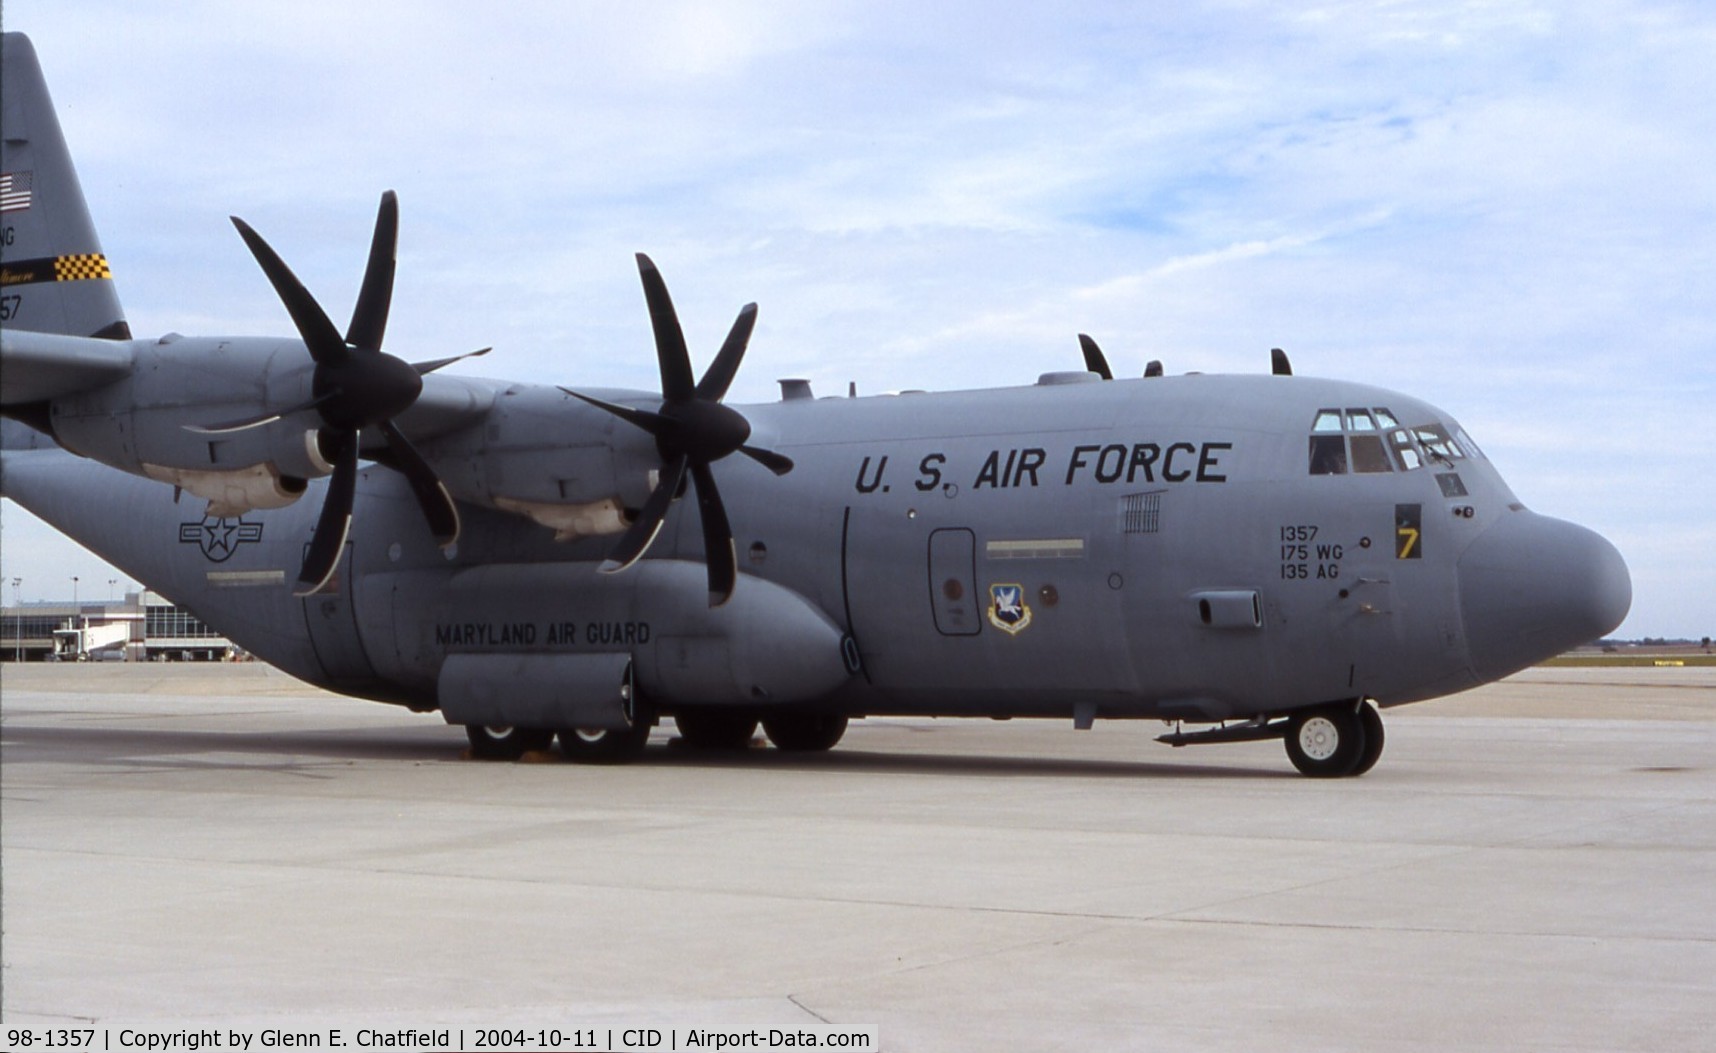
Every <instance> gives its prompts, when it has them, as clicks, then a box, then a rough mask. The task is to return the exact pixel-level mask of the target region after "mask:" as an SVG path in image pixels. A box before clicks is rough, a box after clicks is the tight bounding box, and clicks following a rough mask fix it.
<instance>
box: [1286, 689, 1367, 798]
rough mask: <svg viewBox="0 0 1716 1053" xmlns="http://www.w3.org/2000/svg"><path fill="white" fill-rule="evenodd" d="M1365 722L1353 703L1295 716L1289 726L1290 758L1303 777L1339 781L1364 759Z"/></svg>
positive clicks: (1288, 743) (1320, 708)
mask: <svg viewBox="0 0 1716 1053" xmlns="http://www.w3.org/2000/svg"><path fill="white" fill-rule="evenodd" d="M1364 730H1365V729H1364V721H1363V720H1362V719H1361V718H1360V717H1359V714H1358V712H1357V710H1356V709H1355V708H1354V706H1353V704H1352V703H1351V702H1338V703H1336V704H1334V705H1331V706H1318V707H1316V708H1315V709H1304V710H1300V711H1299V712H1297V713H1294V714H1293V715H1292V716H1291V717H1290V718H1288V722H1287V757H1288V759H1289V760H1291V761H1292V762H1293V767H1295V768H1298V769H1299V772H1300V774H1302V775H1309V776H1310V777H1311V778H1313V779H1338V778H1340V777H1341V776H1343V775H1351V774H1353V771H1354V769H1356V768H1357V767H1358V763H1359V761H1360V760H1361V759H1362V757H1363V755H1364V748H1365V734H1364Z"/></svg>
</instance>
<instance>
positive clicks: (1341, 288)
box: [0, 0, 1716, 636]
mask: <svg viewBox="0 0 1716 1053" xmlns="http://www.w3.org/2000/svg"><path fill="white" fill-rule="evenodd" d="M495 6H496V7H497V8H501V9H502V10H500V11H499V12H494V11H481V13H475V12H476V11H477V10H478V9H473V8H472V7H471V5H469V4H450V3H449V4H435V3H410V4H403V3H402V4H389V3H380V2H377V3H366V4H362V5H352V4H347V3H328V4H324V3H317V2H309V3H306V2H303V0H294V2H292V3H278V4H276V3H247V4H231V3H180V4H149V5H140V4H132V3H103V2H100V0H94V2H91V0H85V2H81V3H78V4H67V3H64V2H63V0H6V2H5V6H4V9H3V16H4V20H5V28H6V29H8V30H21V31H24V32H27V33H29V34H30V35H31V36H32V38H33V39H34V40H35V43H36V47H37V50H38V53H39V54H40V56H41V59H42V63H43V65H44V67H45V69H46V71H47V75H48V78H49V85H50V88H51V90H52V91H53V92H54V95H55V100H56V102H57V104H58V106H59V109H60V116H61V121H62V123H63V124H64V126H65V129H66V133H67V136H68V138H69V140H70V142H71V146H72V150H73V154H74V156H75V157H76V158H77V160H78V164H79V168H80V173H81V175H82V178H83V183H84V189H85V192H86V194H87V196H88V198H89V201H90V208H91V211H92V212H93V213H94V215H95V219H96V222H97V225H98V227H99V229H100V230H101V233H102V239H103V242H104V247H105V249H106V251H107V255H108V256H109V258H110V259H111V260H112V261H113V265H114V270H115V274H116V278H117V281H118V283H119V292H120V296H121V299H122V300H123V302H124V304H125V307H126V310H127V313H128V315H129V317H130V320H131V324H132V327H133V329H134V330H135V331H136V332H137V333H138V334H139V335H145V334H147V335H154V334H158V333H162V332H166V331H170V330H176V331H180V332H185V333H190V334H216V333H286V332H288V331H289V329H290V325H289V323H288V322H287V320H286V318H285V317H284V313H283V312H282V310H281V309H280V306H279V304H278V301H277V300H275V298H274V296H273V293H272V292H271V290H270V289H269V288H268V286H267V283H266V281H265V280H263V279H262V277H261V275H260V273H259V272H258V271H257V269H256V268H255V266H254V264H253V263H252V261H251V260H250V258H249V256H248V254H247V253H246V252H245V249H244V246H243V244H242V243H241V242H240V241H239V239H238V238H237V236H236V235H235V234H234V232H233V230H232V228H231V225H230V224H229V223H228V221H227V219H226V217H227V215H228V214H229V213H237V214H240V215H243V216H244V217H245V218H246V219H248V220H249V221H250V222H251V223H252V224H254V225H255V226H256V227H257V228H258V229H259V230H261V231H262V232H263V233H264V234H265V235H266V236H267V237H268V238H269V240H270V241H271V242H273V243H274V245H275V246H276V247H277V248H279V249H280V250H281V252H282V253H283V255H285V257H286V258H287V259H288V260H289V261H290V262H291V264H292V266H293V267H294V269H295V270H297V272H298V273H299V274H300V276H302V277H303V278H304V280H305V281H306V283H307V284H308V285H309V286H310V287H311V288H312V289H313V290H315V291H316V292H317V294H318V295H319V296H320V297H321V298H322V299H323V300H324V302H326V303H327V304H328V305H329V310H330V313H331V314H333V315H335V316H336V317H343V316H344V312H345V311H346V310H347V309H348V307H347V305H349V304H350V302H351V300H352V299H353V298H354V297H355V295H356V286H357V282H358V278H359V276H360V274H361V271H362V267H363V258H364V253H365V250H366V248H367V244H368V235H369V230H370V226H371V224H372V222H373V218H374V210H375V204H376V199H377V197H378V196H379V194H380V192H381V190H383V189H385V188H388V187H393V188H396V189H397V190H398V191H399V194H400V199H401V205H402V213H403V228H402V233H401V245H400V272H399V284H398V288H397V290H396V295H395V301H394V311H393V317H392V324H391V327H390V330H389V343H390V345H391V349H392V350H393V351H394V352H395V353H397V354H401V355H404V356H405V357H408V358H413V357H415V358H426V357H435V356H438V355H444V354H452V353H456V352H458V351H461V350H468V349H472V348H477V347H483V346H488V345H493V346H494V347H495V349H496V350H495V353H494V354H493V355H491V356H489V357H488V358H487V359H484V360H482V361H481V362H480V363H472V364H467V365H465V366H461V367H456V368H460V369H465V370H468V371H471V372H479V371H480V372H483V373H486V374H492V375H504V376H513V377H520V378H530V379H540V380H546V381H554V382H562V383H574V382H576V383H579V384H583V385H586V386H593V385H614V386H630V387H639V388H653V387H654V386H655V384H656V378H655V365H654V358H653V353H652V351H651V345H650V336H649V330H648V325H647V320H646V318H645V316H644V314H643V308H642V304H641V299H642V298H641V295H640V294H639V292H638V288H637V277H636V271H635V269H634V268H633V265H632V262H631V254H632V253H633V252H634V251H639V250H642V251H647V252H649V253H650V254H651V255H652V256H653V257H654V258H655V260H656V261H657V262H658V263H659V264H660V265H661V267H662V269H663V272H664V273H665V274H666V276H667V279H668V282H669V284H670V286H671V288H672V289H673V293H674V297H675V299H676V301H677V302H678V304H679V308H680V314H681V317H682V318H683V319H684V320H685V323H686V327H687V333H688V336H689V337H690V339H691V342H692V345H693V355H694V357H698V358H700V359H701V358H706V357H707V356H708V355H710V354H712V353H713V349H714V348H715V347H716V346H717V345H718V344H719V342H720V339H721V337H722V336H723V335H724V334H725V331H726V327H727V326H728V324H730V322H731V320H732V317H733V314H734V312H735V311H736V310H737V308H738V307H739V305H740V304H743V303H745V302H747V301H750V300H756V301H758V302H759V303H760V304H761V315H760V322H759V326H758V330H757V334H756V337H755V339H754V340H753V342H752V348H751V353H750V355H749V357H748V358H747V361H746V368H745V370H744V372H743V373H742V374H741V376H740V377H739V379H738V382H737V384H736V385H735V388H734V391H733V395H732V397H733V398H734V399H736V400H739V401H745V400H764V399H771V398H773V397H775V388H774V384H773V381H774V379H775V378H776V377H782V376H807V377H810V378H811V379H812V380H813V382H814V383H815V385H816V387H817V389H818V390H819V391H820V392H822V393H832V392H836V391H842V390H844V389H845V386H846V384H847V382H848V381H856V382H857V383H858V385H859V388H860V390H861V391H865V392H876V391H885V390H894V389H900V388H931V389H947V388H964V387H979V386H987V385H993V384H1002V383H1028V382H1030V381H1031V380H1033V379H1034V378H1035V377H1036V375H1037V374H1038V373H1040V372H1042V371H1044V370H1048V369H1055V368H1073V367H1075V366H1076V363H1077V362H1078V361H1079V359H1078V348H1077V344H1076V342H1075V339H1074V334H1076V333H1077V332H1079V331H1081V330H1082V331H1087V332H1090V333H1092V334H1094V335H1096V336H1097V338H1098V340H1099V341H1101V342H1102V344H1103V346H1104V347H1105V349H1106V350H1107V351H1108V353H1109V356H1110V358H1111V359H1112V360H1114V362H1115V364H1116V367H1117V369H1121V370H1123V371H1128V372H1130V371H1133V370H1138V369H1141V368H1142V365H1143V362H1144V361H1145V360H1146V359H1149V358H1160V359H1163V360H1165V361H1166V363H1167V365H1168V369H1169V370H1170V371H1171V372H1172V371H1185V370H1202V371H1205V372H1223V371H1228V372H1232V371H1253V372H1255V371H1263V370H1266V369H1267V368H1268V349H1269V348H1270V347H1272V346H1280V347H1285V348H1287V349H1288V351H1289V352H1290V354H1291V355H1292V356H1293V361H1294V364H1295V366H1296V368H1297V369H1298V371H1299V372H1301V373H1305V374H1314V375H1320V376H1338V377H1345V378H1350V379H1354V380H1359V381H1363V382H1366V383H1372V384H1377V385H1381V386H1384V387H1389V388H1394V389H1398V390H1402V391H1406V392H1410V393H1412V394H1415V395H1418V396H1421V397H1423V398H1426V399H1428V400H1429V401H1431V402H1433V403H1436V404H1437V405H1440V406H1442V407H1443V408H1444V409H1446V410H1448V411H1449V412H1451V413H1452V414H1453V415H1454V416H1455V417H1457V418H1458V419H1459V420H1461V422H1462V423H1464V424H1465V426H1466V427H1467V429H1468V430H1469V431H1470V432H1471V433H1472V435H1473V436H1474V437H1475V438H1476V439H1477V440H1478V442H1479V443H1480V444H1481V445H1483V447H1484V448H1485V451H1486V452H1487V453H1488V454H1489V455H1490V456H1491V458H1492V459H1493V460H1494V461H1495V462H1496V463H1497V464H1498V466H1499V467H1500V468H1501V470H1502V472H1503V473H1504V475H1506V476H1507V478H1508V480H1509V482H1510V483H1511V484H1512V486H1513V488H1514V490H1515V491H1516V492H1517V493H1518V494H1519V495H1520V497H1521V498H1522V499H1523V500H1524V501H1525V502H1526V503H1527V504H1529V505H1530V506H1532V507H1533V508H1534V509H1536V510H1538V511H1541V512H1545V513H1548V514H1551V515H1559V516H1562V517H1565V518H1569V519H1573V520H1575V521H1578V522H1581V523H1584V524H1586V525H1588V526H1591V527H1593V528H1595V529H1597V530H1599V531H1601V532H1602V533H1604V534H1605V535H1607V536H1608V537H1609V538H1610V539H1611V540H1613V541H1614V542H1615V543H1616V544H1617V546H1618V547H1619V548H1620V549H1621V551H1622V552H1623V554H1624V555H1625V556H1626V557H1627V560H1628V563H1629V565H1630V566H1631V568H1632V572H1633V577H1634V588H1635V600H1634V605H1633V613H1632V615H1631V616H1630V617H1629V618H1628V620H1627V622H1626V624H1625V625H1624V626H1623V627H1622V629H1621V633H1622V634H1623V635H1631V636H1642V635H1690V636H1702V635H1705V634H1712V633H1716V555H1713V551H1716V525H1713V524H1716V485H1713V484H1712V482H1711V480H1710V471H1711V460H1712V454H1713V453H1716V438H1713V432H1716V428H1713V425H1716V178H1713V176H1712V173H1716V105H1713V104H1712V102H1713V100H1716V61H1713V57H1716V12H1713V11H1712V10H1711V9H1710V8H1708V6H1707V5H1697V4H1692V3H1687V4H1659V3H1607V2H1589V3H1582V2H1577V0H1573V2H1565V3H1545V4H1536V3H1528V2H1522V3H1494V4H1484V3H1475V2H1474V3H1459V4H1449V3H1413V2H1397V3H1345V2H1330V3H1319V4H1302V5H1294V4H1281V3H1244V2H1234V3H1208V4H1201V5H1199V4H1174V5H1134V4H1114V5H1104V4H1083V5H1080V4H1069V5H1025V4H1019V5H1012V7H1011V8H1010V7H1009V6H1008V5H998V4H995V3H993V2H988V3H942V4H936V5H933V8H934V9H933V10H924V7H925V6H926V5H922V4H920V3H916V2H913V3H886V2H881V3H878V2H859V3H843V2H828V3H817V2H800V3H793V4H773V3H760V2H759V3H724V2H717V0H701V2H693V3H666V2H663V3H647V2H646V3H639V2H632V3H626V4H611V5H595V4H566V3H540V4H530V3H509V4H505V5H495ZM0 527H3V530H4V533H3V535H0V537H3V541H4V552H3V553H0V557H3V559H4V568H3V574H4V575H5V576H6V577H7V578H10V577H11V576H13V575H18V576H22V577H23V578H24V579H25V584H24V588H23V595H24V598H26V599H29V598H32V597H36V596H56V597H57V596H63V595H65V594H66V593H67V592H69V587H70V580H69V579H70V575H72V574H80V575H81V576H82V577H83V579H84V580H85V581H86V582H87V581H96V582H100V583H101V586H102V587H103V588H104V587H105V582H106V580H107V579H108V578H110V577H114V576H115V573H114V572H111V571H108V570H106V569H105V568H104V567H103V565H101V564H99V563H98V562H96V561H95V560H94V559H93V557H90V556H88V555H87V554H85V553H82V552H81V550H79V549H76V548H75V547H74V546H72V545H71V544H70V543H69V542H63V541H58V540H56V539H55V538H54V537H52V536H51V531H48V530H47V528H45V527H43V526H41V525H40V524H39V523H36V522H34V521H33V520H32V519H31V517H29V516H28V515H27V514H26V513H23V512H21V510H19V509H18V508H17V506H15V505H12V504H10V503H6V504H4V506H3V507H0ZM46 567H52V568H54V570H53V571H52V572H49V573H44V572H43V571H42V570H40V569H38V568H46ZM95 594H97V595H99V594H102V593H101V589H100V588H98V589H97V592H96V593H95ZM7 598H8V599H10V598H11V597H10V594H8V596H7Z"/></svg>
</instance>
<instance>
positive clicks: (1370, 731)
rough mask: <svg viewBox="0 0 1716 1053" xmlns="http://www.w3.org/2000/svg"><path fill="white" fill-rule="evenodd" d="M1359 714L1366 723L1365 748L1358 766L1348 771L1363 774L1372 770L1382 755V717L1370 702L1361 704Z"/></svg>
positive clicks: (1360, 755)
mask: <svg viewBox="0 0 1716 1053" xmlns="http://www.w3.org/2000/svg"><path fill="white" fill-rule="evenodd" d="M1358 715H1359V722H1360V723H1362V724H1363V725H1364V749H1363V750H1362V751H1361V752H1360V753H1359V759H1358V767H1356V768H1354V769H1353V770H1352V771H1350V772H1348V773H1347V774H1349V775H1363V774H1364V773H1365V772H1367V771H1370V770H1371V769H1372V768H1374V767H1376V762H1377V760H1378V759H1379V758H1380V757H1381V756H1382V742H1383V734H1382V717H1381V716H1380V715H1378V713H1377V711H1376V707H1375V706H1373V705H1371V704H1370V703H1369V702H1364V703H1361V704H1360V705H1359V714H1358Z"/></svg>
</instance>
